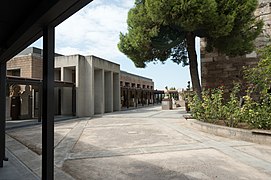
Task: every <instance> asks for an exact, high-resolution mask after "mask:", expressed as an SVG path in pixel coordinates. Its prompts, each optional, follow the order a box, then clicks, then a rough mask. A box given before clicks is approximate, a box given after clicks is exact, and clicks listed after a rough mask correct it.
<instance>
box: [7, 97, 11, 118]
mask: <svg viewBox="0 0 271 180" xmlns="http://www.w3.org/2000/svg"><path fill="white" fill-rule="evenodd" d="M10 102H11V99H10V97H9V96H7V97H6V120H11V117H10Z"/></svg>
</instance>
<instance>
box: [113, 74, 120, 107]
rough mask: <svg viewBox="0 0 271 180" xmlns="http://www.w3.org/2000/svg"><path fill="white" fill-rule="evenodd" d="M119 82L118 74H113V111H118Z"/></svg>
mask: <svg viewBox="0 0 271 180" xmlns="http://www.w3.org/2000/svg"><path fill="white" fill-rule="evenodd" d="M120 108H121V104H120V80H119V73H114V74H113V110H114V111H120Z"/></svg>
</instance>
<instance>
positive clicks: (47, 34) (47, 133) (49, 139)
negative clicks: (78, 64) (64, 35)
mask: <svg viewBox="0 0 271 180" xmlns="http://www.w3.org/2000/svg"><path fill="white" fill-rule="evenodd" d="M54 44H55V29H54V27H49V26H47V27H45V28H44V29H43V88H42V89H43V90H42V179H46V180H51V179H54V103H53V102H54V54H55V53H54V49H55V45H54Z"/></svg>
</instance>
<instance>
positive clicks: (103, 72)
mask: <svg viewBox="0 0 271 180" xmlns="http://www.w3.org/2000/svg"><path fill="white" fill-rule="evenodd" d="M42 61H43V60H42V50H41V49H38V48H27V49H26V50H24V51H23V52H21V53H20V54H18V55H17V56H15V57H14V58H12V59H11V60H10V61H8V62H7V75H9V76H11V77H13V76H18V77H23V78H30V79H34V80H40V79H42ZM54 77H55V82H61V83H62V84H64V85H63V86H55V88H54V94H55V97H54V99H52V102H54V106H55V115H76V116H78V117H84V116H93V115H95V114H103V113H109V112H114V111H119V110H121V108H122V107H137V106H144V105H148V104H153V102H154V100H153V97H154V95H153V93H154V90H153V89H154V83H153V81H152V79H149V78H146V77H142V76H138V75H134V74H131V73H128V72H125V71H120V65H119V64H116V63H113V62H110V61H107V60H105V59H102V58H99V57H96V56H93V55H91V56H82V55H79V54H77V55H70V56H63V55H60V54H56V56H55V70H54ZM65 83H69V86H65ZM71 83H73V84H74V87H75V88H74V87H73V86H71V85H70V84H71ZM18 85H19V86H18ZM28 88H29V86H25V85H22V84H13V85H11V88H10V92H14V90H15V89H16V93H13V95H10V98H7V99H8V100H7V104H8V106H10V107H15V106H14V104H12V103H14V102H15V101H14V102H13V101H12V102H10V101H11V100H10V99H15V98H16V103H17V105H16V107H17V106H20V107H19V110H18V107H17V108H15V109H16V110H12V109H10V107H7V109H9V110H10V111H11V112H9V113H10V114H14V112H16V114H17V115H15V116H13V118H12V119H16V118H19V119H20V118H23V116H22V113H23V112H24V111H25V112H26V114H25V118H29V117H37V116H38V115H39V112H38V110H39V109H40V106H39V104H40V102H39V101H40V99H39V95H40V93H41V91H40V89H39V88H38V87H37V86H36V85H30V93H28V94H27V95H28V96H29V97H28V99H29V101H31V103H29V102H22V96H21V95H22V94H23V93H24V94H25V92H26V89H28ZM11 94H12V93H11ZM14 94H16V97H14ZM124 100H125V101H124ZM20 103H21V104H20ZM26 105H27V107H29V108H30V107H31V111H29V109H26V108H25V107H26ZM24 109H25V110H24ZM74 113H75V114H74Z"/></svg>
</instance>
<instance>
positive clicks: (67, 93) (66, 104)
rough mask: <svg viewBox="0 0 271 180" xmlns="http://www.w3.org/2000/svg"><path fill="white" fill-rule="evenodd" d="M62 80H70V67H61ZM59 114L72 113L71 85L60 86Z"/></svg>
mask: <svg viewBox="0 0 271 180" xmlns="http://www.w3.org/2000/svg"><path fill="white" fill-rule="evenodd" d="M63 80H64V81H68V82H72V69H71V68H70V67H64V68H63ZM61 114H62V115H72V88H71V87H63V88H62V97H61Z"/></svg>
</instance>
